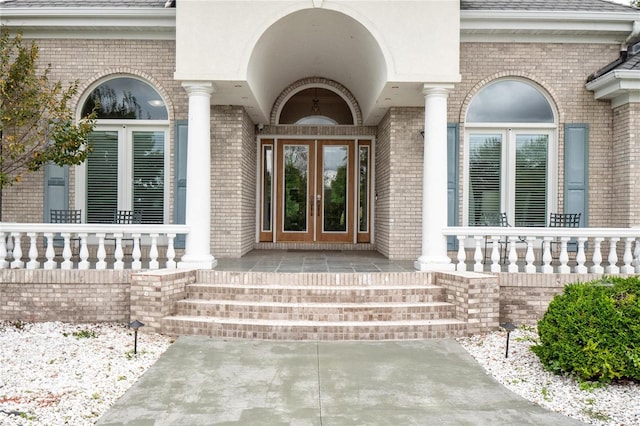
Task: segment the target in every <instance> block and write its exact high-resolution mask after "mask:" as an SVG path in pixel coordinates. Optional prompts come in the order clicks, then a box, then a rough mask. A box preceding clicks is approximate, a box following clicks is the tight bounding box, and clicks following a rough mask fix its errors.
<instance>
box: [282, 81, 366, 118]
mask: <svg viewBox="0 0 640 426" xmlns="http://www.w3.org/2000/svg"><path fill="white" fill-rule="evenodd" d="M279 124H297V125H330V126H331V125H337V124H347V125H353V124H354V122H353V113H352V111H351V108H349V105H348V104H347V102H346V101H345V100H344V99H343V98H342V97H341V96H339V95H338V94H337V93H335V92H333V91H331V90H329V89H324V88H320V87H312V88H308V89H303V90H301V91H299V92H297V93H296V94H294V95H293V96H292V97H291V98H289V100H287V102H286V103H285V105H284V106H283V107H282V110H281V111H280V118H279Z"/></svg>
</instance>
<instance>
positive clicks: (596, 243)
mask: <svg viewBox="0 0 640 426" xmlns="http://www.w3.org/2000/svg"><path fill="white" fill-rule="evenodd" d="M603 241H604V238H602V237H596V238H594V239H593V257H592V258H591V261H592V262H593V266H592V267H591V273H592V274H604V268H603V267H602V265H601V263H602V252H601V251H600V246H601V245H602V242H603Z"/></svg>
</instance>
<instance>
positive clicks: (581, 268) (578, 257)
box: [576, 237, 587, 274]
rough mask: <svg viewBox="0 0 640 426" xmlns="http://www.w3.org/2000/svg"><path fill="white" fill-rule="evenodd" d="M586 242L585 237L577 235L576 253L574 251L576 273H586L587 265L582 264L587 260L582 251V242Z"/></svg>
mask: <svg viewBox="0 0 640 426" xmlns="http://www.w3.org/2000/svg"><path fill="white" fill-rule="evenodd" d="M586 242H587V237H579V238H578V253H576V263H577V266H576V273H578V274H586V273H587V267H586V266H584V263H585V262H586V261H587V256H586V254H585V253H584V244H585V243H586Z"/></svg>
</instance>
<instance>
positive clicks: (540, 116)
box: [464, 80, 557, 226]
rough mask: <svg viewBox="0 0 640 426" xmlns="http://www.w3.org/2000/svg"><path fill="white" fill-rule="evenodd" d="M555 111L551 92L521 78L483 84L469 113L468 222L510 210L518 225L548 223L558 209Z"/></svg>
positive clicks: (467, 150)
mask: <svg viewBox="0 0 640 426" xmlns="http://www.w3.org/2000/svg"><path fill="white" fill-rule="evenodd" d="M555 129H556V124H555V115H554V113H553V110H552V108H551V105H550V104H549V102H548V101H547V99H546V97H545V96H544V95H543V94H542V93H541V92H540V91H539V90H538V89H537V88H536V87H534V86H533V85H531V84H529V83H527V82H524V81H520V80H500V81H498V82H496V83H492V84H490V85H489V86H487V87H485V88H484V89H482V90H481V91H480V92H479V93H478V95H477V96H476V97H475V98H474V99H473V101H472V102H471V104H470V106H469V111H468V112H467V123H466V129H465V131H466V144H465V146H466V162H465V171H466V176H467V179H466V181H467V182H468V184H467V190H466V191H465V197H464V201H465V206H466V209H465V210H466V221H467V223H468V224H469V225H471V226H473V225H482V224H483V223H484V218H486V217H492V216H495V215H496V214H499V213H501V212H506V213H507V217H508V219H509V223H510V224H512V225H515V226H545V225H546V221H547V217H548V213H549V212H550V211H555V204H554V203H555V199H556V197H555V182H556V181H557V177H556V176H555V170H556V166H555V164H556V163H557V159H556V155H555V152H556V151H555V136H554V135H555Z"/></svg>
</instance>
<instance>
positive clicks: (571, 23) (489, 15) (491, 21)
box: [460, 10, 640, 44]
mask: <svg viewBox="0 0 640 426" xmlns="http://www.w3.org/2000/svg"><path fill="white" fill-rule="evenodd" d="M634 21H640V12H631V13H629V12H577V11H530V10H527V11H507V10H502V11H496V10H491V11H487V10H462V11H460V41H461V42H496V43H499V42H538V43H542V42H546V43H606V44H611V43H614V44H616V43H624V42H625V40H626V39H627V37H628V36H629V34H631V32H632V30H633V23H634Z"/></svg>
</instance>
